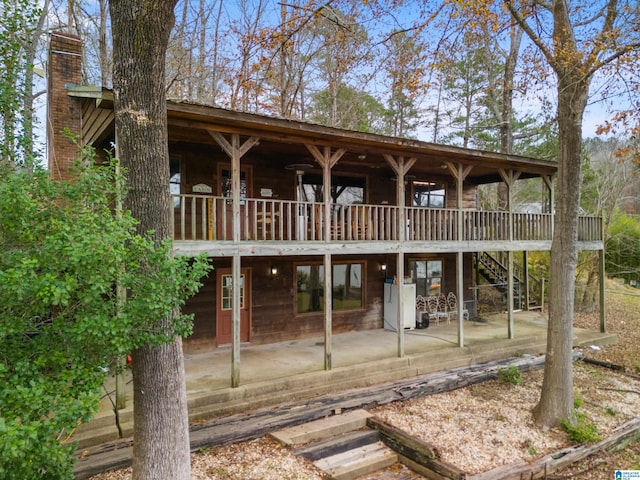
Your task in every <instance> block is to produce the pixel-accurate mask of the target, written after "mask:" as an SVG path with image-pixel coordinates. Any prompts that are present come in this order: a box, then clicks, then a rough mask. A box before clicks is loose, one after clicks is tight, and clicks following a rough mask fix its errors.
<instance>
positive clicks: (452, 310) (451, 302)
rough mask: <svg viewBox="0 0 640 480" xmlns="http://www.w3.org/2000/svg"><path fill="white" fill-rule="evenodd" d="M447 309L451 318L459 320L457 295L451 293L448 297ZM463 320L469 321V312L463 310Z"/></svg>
mask: <svg viewBox="0 0 640 480" xmlns="http://www.w3.org/2000/svg"><path fill="white" fill-rule="evenodd" d="M447 308H448V314H449V316H450V317H451V316H454V317H455V318H456V320H457V319H458V298H457V297H456V294H455V293H453V292H449V294H448V295H447ZM462 318H463V319H464V320H469V310H467V309H466V308H463V310H462Z"/></svg>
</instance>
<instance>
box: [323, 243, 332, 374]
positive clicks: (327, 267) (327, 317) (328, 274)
mask: <svg viewBox="0 0 640 480" xmlns="http://www.w3.org/2000/svg"><path fill="white" fill-rule="evenodd" d="M332 278H333V272H332V271H331V254H330V253H325V254H324V369H325V370H331V368H332V359H331V342H332V340H331V330H332V326H333V321H332V317H331V311H332V304H333V291H332V288H331V286H332V285H333V280H332Z"/></svg>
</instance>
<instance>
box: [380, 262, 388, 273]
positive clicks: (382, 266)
mask: <svg viewBox="0 0 640 480" xmlns="http://www.w3.org/2000/svg"><path fill="white" fill-rule="evenodd" d="M380 270H382V271H383V272H386V271H387V264H386V263H381V264H380Z"/></svg>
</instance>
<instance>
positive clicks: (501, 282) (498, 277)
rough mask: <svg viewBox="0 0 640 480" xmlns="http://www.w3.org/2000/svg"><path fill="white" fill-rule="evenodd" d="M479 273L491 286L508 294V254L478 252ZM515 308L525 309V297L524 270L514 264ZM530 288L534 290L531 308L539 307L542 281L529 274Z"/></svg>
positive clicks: (530, 300) (530, 303) (530, 302)
mask: <svg viewBox="0 0 640 480" xmlns="http://www.w3.org/2000/svg"><path fill="white" fill-rule="evenodd" d="M476 262H477V269H478V273H479V274H480V275H482V277H483V278H484V279H485V280H487V281H488V282H489V284H491V285H493V286H495V288H496V289H497V290H498V291H499V292H501V293H507V267H506V264H507V254H506V252H495V254H493V255H492V254H491V253H489V252H478V254H477V256H476ZM513 269H514V274H513V303H514V305H513V307H514V308H516V309H521V308H524V307H525V305H524V303H525V295H524V292H523V291H522V286H524V281H523V278H524V275H525V273H524V269H523V268H522V267H521V266H520V265H518V264H517V263H515V262H514V264H513ZM528 283H529V286H530V287H529V288H530V290H533V292H532V293H533V295H531V296H530V299H529V308H532V307H535V306H537V305H538V301H537V298H538V296H539V295H538V293H539V290H540V288H541V287H540V283H541V281H540V279H538V278H537V277H534V276H533V275H531V274H529V282H528Z"/></svg>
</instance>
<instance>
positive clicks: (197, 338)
mask: <svg viewBox="0 0 640 480" xmlns="http://www.w3.org/2000/svg"><path fill="white" fill-rule="evenodd" d="M418 259H440V260H443V268H444V271H443V286H442V291H443V292H455V291H456V263H455V262H456V256H455V255H453V254H444V255H434V254H431V255H412V256H407V258H406V262H407V265H408V262H409V261H411V260H418ZM319 261H321V259H319V258H318V257H284V258H278V259H264V258H262V259H255V258H253V259H243V261H242V266H243V267H250V268H251V273H252V279H251V280H252V287H253V290H252V293H251V298H252V302H253V303H252V321H251V328H252V331H251V343H252V344H254V345H259V344H265V343H275V342H285V341H292V340H297V339H302V338H311V337H322V335H323V332H324V314H323V313H322V312H316V313H306V314H302V315H298V314H296V305H295V298H296V284H295V279H296V266H297V265H302V264H309V263H318V262H319ZM333 262H334V263H342V262H353V263H355V262H363V263H364V272H365V285H364V287H365V290H364V293H363V301H364V307H363V308H362V309H358V310H353V311H335V312H333V317H332V319H333V329H332V331H333V333H343V332H349V331H355V330H370V329H377V328H382V327H383V291H384V279H385V272H383V271H382V270H381V269H380V265H381V264H382V263H385V264H386V265H387V275H389V276H391V277H392V276H393V272H394V271H395V269H396V264H395V256H392V257H387V256H384V255H370V256H366V257H363V256H352V255H349V256H347V255H335V256H333ZM214 263H215V266H216V268H230V267H231V261H230V260H229V259H214ZM271 265H276V266H277V267H278V274H277V275H276V276H272V275H271V272H270V271H271ZM472 268H473V265H472V255H471V254H465V255H464V269H465V272H466V274H465V284H464V291H465V300H471V299H473V293H472V292H473V291H472V288H471V287H472V286H473V284H472V282H473V276H472V275H471V273H470V272H471V271H472ZM215 278H216V275H215V272H212V273H211V274H210V275H209V277H208V278H206V279H204V282H203V283H204V285H203V287H202V288H201V289H200V291H199V292H198V293H197V294H196V295H195V296H194V297H192V298H190V299H189V300H188V301H187V303H186V305H185V307H184V309H183V311H184V312H185V313H189V314H194V315H195V318H194V328H193V334H192V335H191V336H189V337H188V338H187V339H186V340H185V351H186V352H187V353H194V352H197V351H201V350H203V349H211V348H214V346H215V332H216V323H215V317H216V291H215V289H216V285H215Z"/></svg>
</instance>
